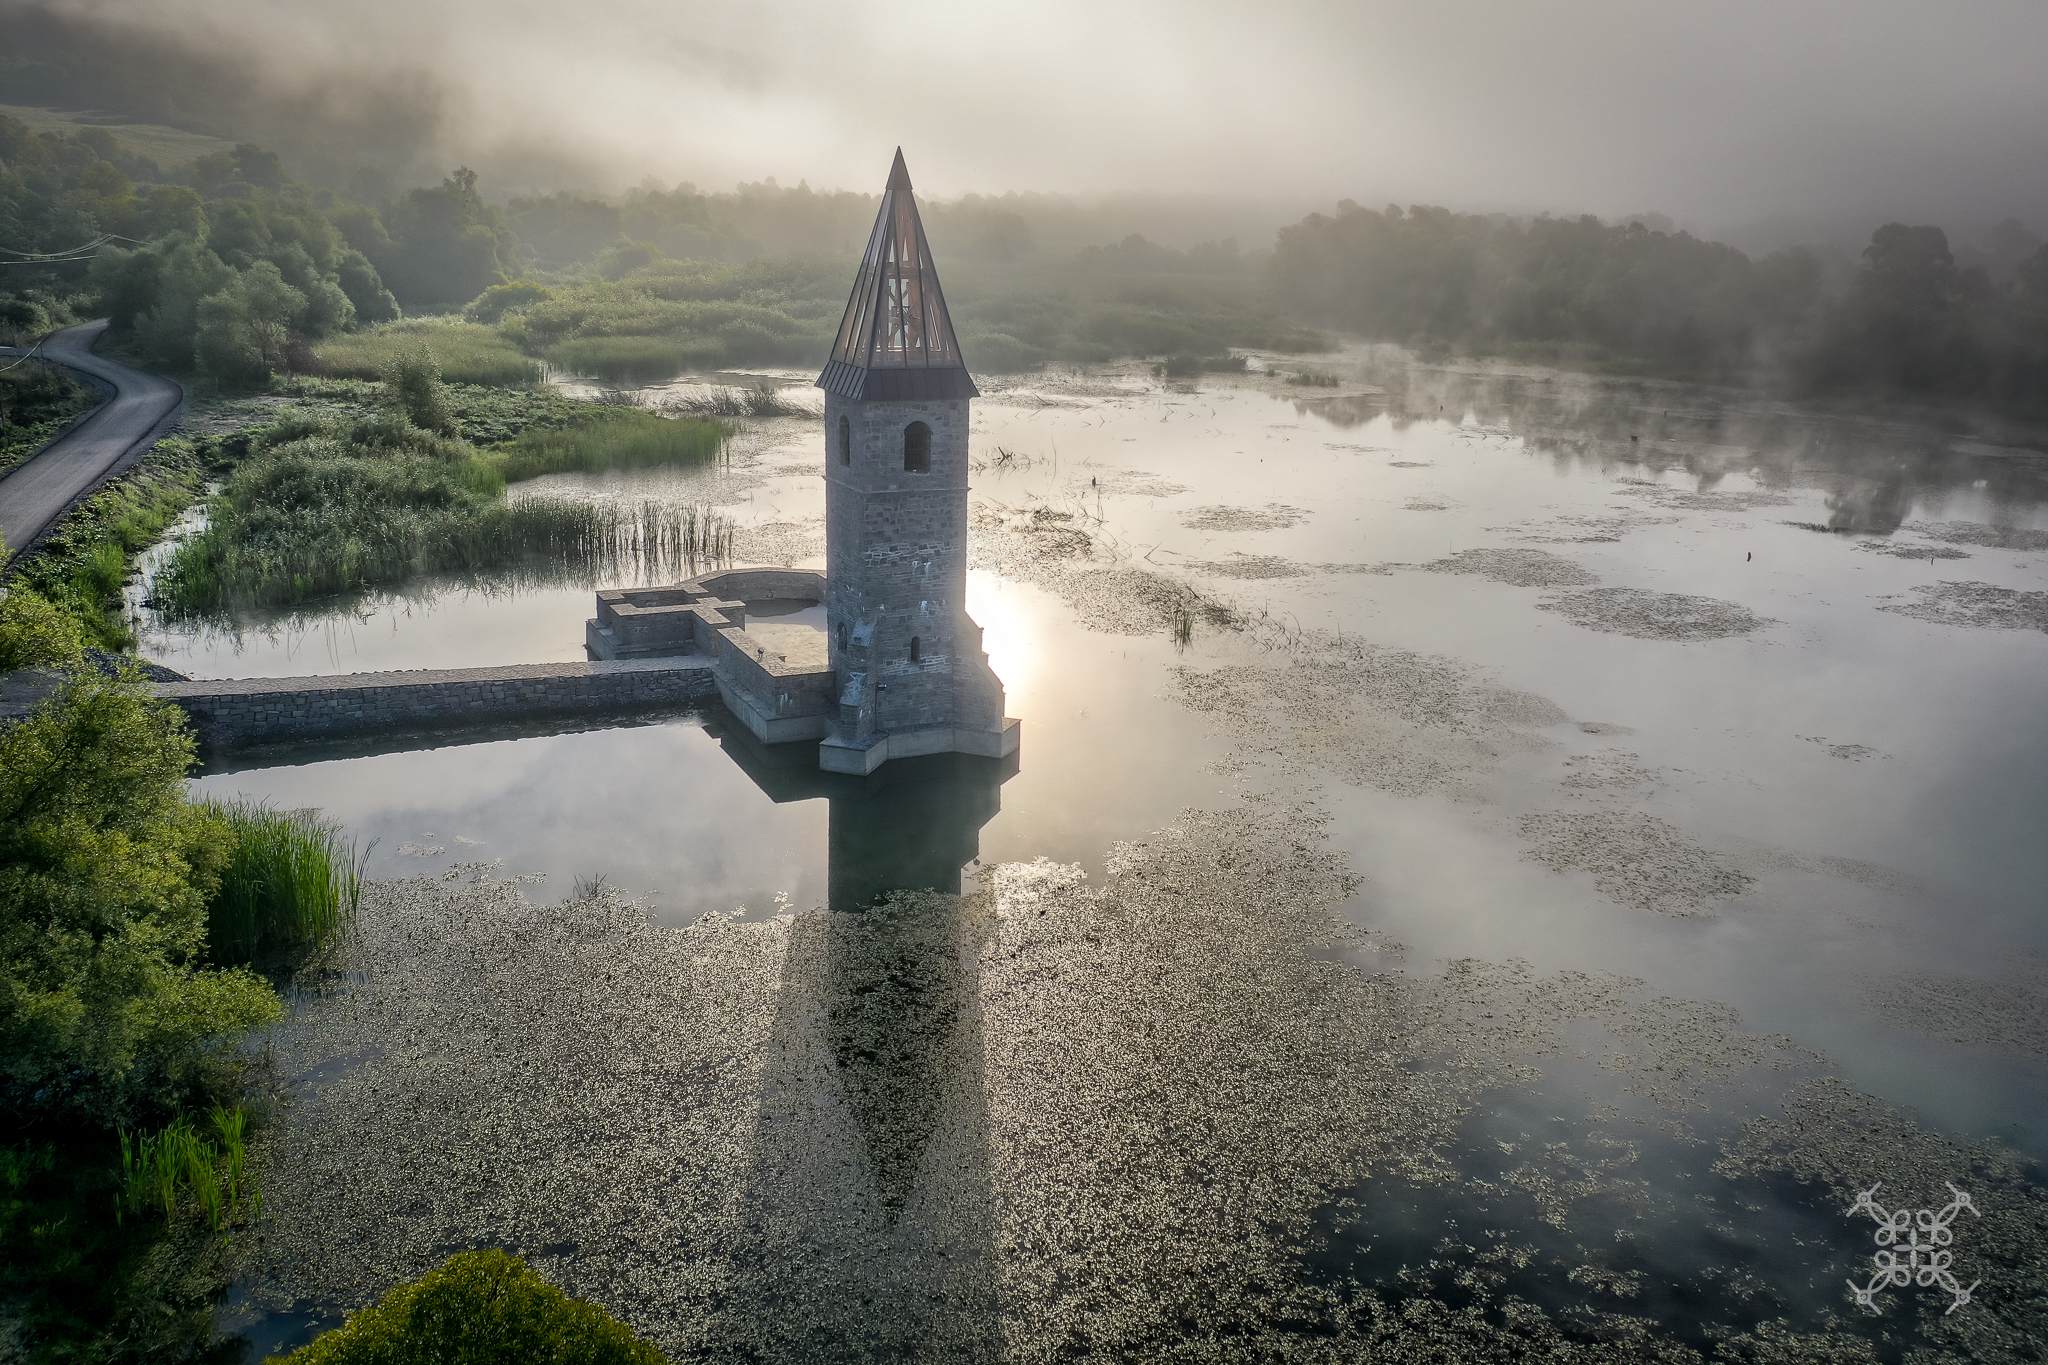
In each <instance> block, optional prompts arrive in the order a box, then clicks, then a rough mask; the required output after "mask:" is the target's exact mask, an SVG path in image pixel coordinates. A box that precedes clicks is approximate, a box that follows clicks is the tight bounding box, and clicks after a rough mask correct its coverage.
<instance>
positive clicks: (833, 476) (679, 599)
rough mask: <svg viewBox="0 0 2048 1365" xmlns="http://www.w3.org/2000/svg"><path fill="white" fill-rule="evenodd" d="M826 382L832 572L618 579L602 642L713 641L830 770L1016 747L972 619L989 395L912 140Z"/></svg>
mask: <svg viewBox="0 0 2048 1365" xmlns="http://www.w3.org/2000/svg"><path fill="white" fill-rule="evenodd" d="M817 384H818V387H819V388H821V389H823V390H824V391H825V433H824V434H825V450H824V459H823V463H824V469H823V473H824V479H825V568H826V571H825V573H824V575H823V576H820V575H818V574H816V573H812V572H809V571H806V570H793V569H728V570H724V571H722V572H718V573H712V574H705V575H703V576H701V577H698V578H694V579H691V580H689V581H688V582H684V583H678V584H675V585H673V586H669V587H660V588H615V589H607V590H605V591H602V592H600V593H598V595H597V597H598V604H597V617H596V619H594V620H592V621H591V622H590V623H589V625H588V628H587V631H586V643H587V644H588V646H589V649H590V653H591V654H592V656H593V657H596V658H602V659H612V658H629V657H634V656H646V655H654V654H673V653H677V652H682V651H696V652H700V653H704V654H708V655H711V656H712V657H713V659H714V661H715V662H714V663H713V673H714V675H715V676H716V678H717V680H718V690H719V695H720V696H721V697H722V698H723V700H724V702H725V704H726V707H727V708H728V709H729V710H731V712H732V713H733V715H734V716H735V717H737V718H738V719H739V720H740V722H741V723H742V724H744V725H745V726H746V727H747V729H748V730H749V731H751V732H752V733H753V735H754V736H755V738H757V739H759V740H761V741H762V742H764V743H768V744H780V743H788V742H793V741H803V740H815V741H816V742H817V745H818V766H819V767H821V768H824V769H826V770H827V771H830V772H839V773H856V774H865V773H871V772H873V771H874V770H875V769H876V768H878V767H880V766H881V765H882V764H884V763H886V762H888V761H889V760H890V759H894V758H908V757H912V756H914V755H918V754H938V753H965V754H979V755H983V756H986V757H990V758H1002V757H1006V756H1008V755H1010V754H1013V753H1015V752H1016V751H1017V745H1018V739H1019V734H1020V722H1018V721H1017V720H1015V719H1011V718H1007V717H1005V716H1004V715H1003V685H1002V681H1001V680H1000V679H998V678H997V677H996V675H995V672H994V670H992V669H991V668H990V667H989V663H988V655H987V654H985V653H984V652H983V651H982V647H981V628H980V627H979V626H977V625H976V624H975V623H974V621H973V620H972V619H971V618H970V617H969V616H968V615H967V602H966V594H967V473H968V467H967V435H968V409H967V405H968V404H969V403H970V402H971V401H972V400H973V399H974V398H976V397H978V396H979V393H978V390H976V388H975V387H974V381H973V379H971V378H970V377H969V376H968V373H967V365H966V362H965V361H964V360H962V358H961V355H960V343H959V339H958V337H957V336H956V335H955V334H954V331H953V323H952V320H951V319H950V318H949V317H948V316H947V314H946V300H945V295H944V293H943V292H942V291H941V290H940V288H939V276H938V271H937V270H936V269H935V268H934V266H933V263H932V258H931V248H930V246H929V245H927V243H926V242H925V236H924V225H923V224H922V223H921V222H920V221H919V220H918V214H917V200H916V198H915V197H914V195H913V194H912V192H911V188H910V173H909V171H908V170H907V169H906V168H905V167H904V164H903V153H902V151H901V150H898V152H897V153H896V161H895V164H894V166H892V167H891V168H890V171H889V184H888V188H887V189H886V190H884V191H883V194H882V206H881V212H880V213H879V214H878V215H877V216H876V218H875V228H874V231H873V232H872V233H871V234H870V235H869V237H868V245H867V252H866V254H865V255H863V256H862V258H861V264H860V272H859V274H858V275H856V276H855V278H854V284H853V294H852V297H851V298H849V299H848V300H847V305H846V316H845V317H844V318H843V319H841V321H840V324H839V331H838V334H837V336H836V338H835V339H834V341H833V345H832V355H831V358H830V359H829V360H828V361H827V362H826V364H825V369H824V372H823V373H822V374H820V375H819V376H818V380H817ZM790 618H795V619H790ZM778 620H781V621H785V622H787V624H780V625H778Z"/></svg>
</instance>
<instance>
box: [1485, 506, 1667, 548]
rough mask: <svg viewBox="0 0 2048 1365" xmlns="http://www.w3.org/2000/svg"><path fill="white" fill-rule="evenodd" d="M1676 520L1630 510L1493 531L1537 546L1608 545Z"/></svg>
mask: <svg viewBox="0 0 2048 1365" xmlns="http://www.w3.org/2000/svg"><path fill="white" fill-rule="evenodd" d="M1677 520H1678V518H1677V517H1659V516H1652V515H1650V514H1649V513H1646V512H1638V511H1634V510H1633V509H1630V510H1625V511H1621V512H1619V513H1618V514H1616V515H1613V516H1604V517H1585V516H1573V517H1558V518H1556V519H1555V520H1553V521H1548V522H1539V523H1534V524H1530V525H1525V526H1499V527H1493V528H1492V529H1494V530H1497V531H1504V532H1507V533H1509V534H1512V535H1514V537H1515V538H1516V539H1517V540H1522V541H1528V542H1530V543H1531V544H1536V545H1610V544H1614V543H1616V542H1618V541H1620V539H1621V538H1622V537H1623V536H1624V535H1627V534H1628V533H1629V532H1630V531H1633V530H1635V529H1636V528H1637V527H1641V526H1660V525H1665V524H1668V523H1670V522H1674V521H1677Z"/></svg>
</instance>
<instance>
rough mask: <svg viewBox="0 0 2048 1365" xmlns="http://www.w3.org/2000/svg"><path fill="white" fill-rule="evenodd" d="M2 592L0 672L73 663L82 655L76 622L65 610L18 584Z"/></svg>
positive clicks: (0, 606)
mask: <svg viewBox="0 0 2048 1365" xmlns="http://www.w3.org/2000/svg"><path fill="white" fill-rule="evenodd" d="M6 593H7V595H6V596H5V597H0V673H5V672H7V671H8V670H10V669H15V668H40V667H49V666H53V665H54V666H63V665H67V664H76V663H78V662H79V660H80V659H81V658H83V657H84V654H83V649H82V646H83V641H81V640H80V639H79V632H78V622H77V621H76V620H75V619H74V618H73V617H72V616H71V615H70V614H69V613H68V612H65V611H62V610H60V609H58V608H57V607H54V606H52V605H51V604H50V602H49V601H48V599H46V598H45V597H43V596H42V594H40V593H38V592H36V591H35V590H34V589H32V588H26V587H23V586H21V585H19V584H17V585H15V586H14V587H13V588H10V589H7V590H6Z"/></svg>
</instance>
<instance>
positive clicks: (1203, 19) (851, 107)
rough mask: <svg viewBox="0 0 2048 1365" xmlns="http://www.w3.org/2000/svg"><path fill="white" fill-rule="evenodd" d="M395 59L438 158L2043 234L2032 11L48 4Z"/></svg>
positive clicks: (2046, 72) (299, 50)
mask: <svg viewBox="0 0 2048 1365" xmlns="http://www.w3.org/2000/svg"><path fill="white" fill-rule="evenodd" d="M58 7H59V8H62V9H68V10H70V12H73V13H76V14H81V15H93V16H97V17H99V18H102V19H105V18H112V17H116V16H118V17H120V18H121V19H122V20H124V21H132V22H133V23H135V24H138V25H152V24H155V25H170V26H176V27H179V28H182V29H185V30H186V31H188V32H189V31H190V30H191V29H192V28H193V27H195V26H207V27H215V28H219V29H222V30H224V33H223V40H224V41H235V39H234V38H232V37H229V36H227V35H229V34H240V35H251V34H253V35H257V36H258V38H259V40H260V41H263V42H265V43H266V44H267V45H270V46H271V47H272V48H273V50H274V51H276V52H277V53H279V54H288V55H281V57H280V60H278V61H277V62H276V63H275V66H274V69H275V70H276V72H277V79H278V80H279V81H280V82H281V83H283V84H286V85H289V84H290V83H291V82H293V81H295V80H298V79H300V78H301V77H302V74H303V73H304V71H305V70H306V65H307V64H308V63H314V64H319V65H322V66H325V67H329V68H340V69H347V68H349V67H351V66H359V67H366V68H369V69H379V68H382V69H387V70H388V69H389V68H390V67H391V66H393V65H394V64H397V65H402V66H417V67H418V68H419V74H418V76H417V79H418V80H420V81H422V82H436V83H440V84H442V85H443V86H444V87H445V89H446V92H447V95H446V109H447V111H448V113H449V114H450V115H451V121H450V123H449V126H448V128H447V137H446V147H445V150H446V151H447V152H448V153H449V155H451V156H464V157H466V159H469V160H472V161H477V162H488V161H490V160H491V159H492V158H493V156H494V154H496V155H500V156H502V154H503V153H505V152H508V151H510V150H511V149H514V148H519V147H546V148H550V149H553V150H556V151H558V152H560V153H564V154H567V155H569V156H572V157H576V158H579V159H583V158H587V159H591V160H592V161H593V162H594V163H596V164H598V165H601V166H602V167H603V170H602V172H600V176H601V178H602V179H604V180H606V181H609V182H610V185H611V186H613V187H616V186H620V185H625V184H631V183H634V182H636V181H638V180H639V179H640V178H641V177H642V176H644V175H652V176H656V177H659V178H661V179H664V180H669V181H673V180H678V179H689V180H693V181H696V182H697V183H699V184H700V185H704V186H707V187H714V188H724V187H727V186H729V185H731V184H732V183H733V182H735V181H738V180H741V179H760V178H762V177H765V176H769V175H773V176H776V177H778V178H779V179H780V180H781V181H782V182H783V183H785V184H789V183H794V182H795V181H797V180H798V179H808V180H809V182H810V183H811V184H812V185H813V186H814V187H820V188H823V187H846V188H856V189H864V190H865V189H873V188H878V187H879V182H880V180H881V178H882V176H883V173H884V172H885V170H886V168H887V163H888V158H889V154H890V152H891V150H892V149H893V148H894V147H895V146H896V145H897V144H898V143H899V142H900V143H901V144H902V145H903V146H904V149H905V151H906V153H907V155H908V156H909V158H910V164H911V169H912V172H913V174H914V175H915V177H916V179H917V183H918V186H919V189H920V191H921V192H923V193H926V194H932V195H939V196H949V195H953V194H958V193H961V192H965V191H968V190H979V191H1002V190H1008V189H1038V190H1081V191H1088V190H1106V189H1160V190H1208V191H1226V192H1230V191H1249V192H1253V193H1256V194H1260V195H1276V196H1280V197H1283V198H1285V199H1287V200H1290V201H1297V202H1301V203H1303V204H1304V205H1306V204H1309V203H1317V204H1327V203H1331V202H1334V201H1335V200H1336V199H1338V198H1343V197H1350V198H1355V199H1358V200H1360V201H1361V202H1364V203H1368V204H1377V203H1380V202H1383V201H1385V200H1387V199H1396V200H1400V201H1403V202H1408V201H1426V202H1437V203H1447V204H1450V205H1453V206H1455V207H1461V208H1474V209H1491V208H1502V209H1509V210H1518V211H1523V210H1533V209H1551V210H1557V211H1577V210H1587V211H1592V212H1596V213H1601V214H1606V215H1616V214H1622V213H1628V212H1633V211H1638V210H1658V211H1662V212H1665V213H1668V214H1671V215H1672V216H1674V217H1676V218H1679V219H1680V220H1681V221H1685V222H1689V223H1691V224H1692V225H1694V226H1697V227H1702V228H1713V227H1717V226H1723V225H1727V224H1731V223H1736V222H1741V221H1744V220H1747V219H1754V218H1759V217H1764V216H1767V215H1773V214H1788V215H1828V216H1840V215H1849V216H1854V217H1859V218H1860V217H1866V216H1902V217H1907V218H1915V219H1922V220H1926V219H1936V218H1939V219H1943V220H1946V221H1949V222H1960V221H1963V220H1966V219H1975V220H1977V221H1989V220H1990V219H1992V218H1996V217H2002V216H2004V215H2005V214H2007V213H2015V214H2019V215H2020V216H2022V217H2023V218H2027V219H2029V220H2030V222H2032V224H2033V225H2034V226H2035V227H2036V228H2040V227H2042V226H2048V60H2044V59H2048V3H2043V0H2009V2H2007V3H1994V2H1992V0H1943V2H1942V3H1939V4H1933V3H1922V4H1908V3H1895V2H1893V0H1856V3H1846V2H1839V3H1838V2H1837V0H1826V2H1825V3H1813V2H1811V0H1808V2H1804V3H1802V0H1768V2H1765V0H1717V2H1716V3H1700V0H1687V3H1660V2H1658V0H1552V2H1551V3H1540V2H1539V0H1399V2H1398V3H1371V2H1370V0H1364V2H1361V0H1350V2H1349V3H1340V2H1338V0H1294V2H1291V3H1290V2H1289V0H1279V2H1278V3H1273V2H1270V0H1269V3H1265V4H1253V3H1245V0H1229V2H1228V3H1214V2H1213V0H1009V2H1007V3H1003V4H982V3H960V2H959V0H954V2H953V3H948V4H932V3H926V4H907V3H861V2H860V0H784V2H782V3H767V4H747V3H740V4H733V3H721V4H716V5H712V4H702V3H694V2H693V0H658V3H655V2H648V0H585V3H581V4H576V5H564V4H561V3H559V0H549V2H548V3H545V4H543V3H539V0H349V2H348V3H345V4H335V3H332V2H331V0H146V3H144V2H143V0H60V3H59V5H58Z"/></svg>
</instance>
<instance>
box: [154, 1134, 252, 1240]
mask: <svg viewBox="0 0 2048 1365" xmlns="http://www.w3.org/2000/svg"><path fill="white" fill-rule="evenodd" d="M208 1130H210V1131H208ZM248 1130H249V1111H248V1110H247V1109H245V1108H243V1107H242V1106H240V1105H236V1106H235V1107H234V1108H232V1109H229V1108H226V1107H224V1106H222V1105H218V1104H216V1105H215V1106H214V1107H213V1112H212V1114H211V1115H210V1116H209V1119H208V1123H207V1129H200V1128H196V1127H194V1126H193V1123H192V1120H191V1119H189V1118H187V1117H186V1116H185V1115H183V1114H180V1115H179V1116H178V1117H177V1118H175V1119H173V1120H171V1122H170V1123H169V1124H168V1125H166V1126H165V1127H164V1128H163V1130H162V1131H161V1132H157V1133H131V1132H129V1131H128V1130H127V1129H125V1128H123V1129H122V1130H121V1134H120V1136H121V1174H122V1177H123V1186H122V1196H121V1211H122V1212H123V1213H125V1214H141V1213H154V1212H158V1211H161V1212H162V1214H163V1216H164V1221H165V1222H167V1223H171V1222H176V1221H177V1219H178V1217H179V1216H180V1214H182V1213H186V1212H189V1213H191V1214H193V1215H195V1216H197V1217H198V1218H199V1219H200V1221H202V1222H204V1223H205V1224H206V1226H207V1227H208V1228H209V1229H211V1230H212V1231H215V1232H218V1231H220V1229H221V1228H223V1227H225V1226H227V1225H228V1224H229V1223H232V1222H235V1221H236V1220H237V1218H238V1217H247V1218H251V1219H253V1218H255V1217H256V1216H257V1215H259V1214H260V1213H261V1212H262V1208H263V1200H262V1196H261V1195H260V1194H259V1193H258V1192H257V1189H256V1182H255V1179H254V1178H253V1176H252V1175H251V1173H250V1170H249V1164H248Z"/></svg>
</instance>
